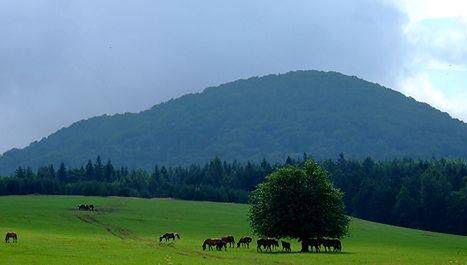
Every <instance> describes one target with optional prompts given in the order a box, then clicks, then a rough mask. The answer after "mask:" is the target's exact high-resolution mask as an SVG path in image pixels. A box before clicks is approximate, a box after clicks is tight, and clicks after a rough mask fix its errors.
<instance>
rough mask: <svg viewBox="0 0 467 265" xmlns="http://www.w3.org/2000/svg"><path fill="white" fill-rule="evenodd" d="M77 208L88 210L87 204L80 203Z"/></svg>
mask: <svg viewBox="0 0 467 265" xmlns="http://www.w3.org/2000/svg"><path fill="white" fill-rule="evenodd" d="M78 210H80V211H87V210H89V206H88V205H87V204H80V205H78Z"/></svg>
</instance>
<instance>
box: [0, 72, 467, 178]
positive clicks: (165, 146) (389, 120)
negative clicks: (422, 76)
mask: <svg viewBox="0 0 467 265" xmlns="http://www.w3.org/2000/svg"><path fill="white" fill-rule="evenodd" d="M303 152H307V153H309V154H312V155H313V156H314V157H315V158H318V159H323V158H335V157H337V155H338V154H339V153H341V152H342V153H345V154H346V156H347V157H353V158H362V157H366V156H372V157H374V158H376V159H385V158H393V157H403V156H404V157H414V158H417V157H421V158H431V157H463V158H467V125H466V124H465V123H463V122H461V121H459V120H455V119H452V118H451V117H450V116H449V115H448V114H446V113H443V112H440V111H438V110H436V109H434V108H432V107H430V106H429V105H427V104H423V103H419V102H417V101H415V100H413V99H411V98H408V97H405V96H404V95H402V94H400V93H398V92H395V91H393V90H391V89H388V88H384V87H382V86H380V85H378V84H374V83H370V82H367V81H364V80H362V79H359V78H356V77H350V76H345V75H342V74H339V73H335V72H318V71H297V72H290V73H287V74H281V75H268V76H264V77H253V78H250V79H246V80H239V81H235V82H231V83H227V84H224V85H221V86H218V87H210V88H207V89H205V90H204V91H203V92H202V93H199V94H189V95H186V96H183V97H180V98H178V99H174V100H170V101H168V102H165V103H162V104H158V105H156V106H154V107H153V108H151V109H149V110H146V111H143V112H140V113H130V114H128V113H127V114H118V115H113V116H101V117H95V118H91V119H88V120H84V121H80V122H77V123H75V124H73V125H71V126H70V127H68V128H64V129H61V130H59V131H57V132H56V133H54V134H52V135H50V136H49V137H47V138H44V139H43V140H41V141H39V142H36V143H33V144H31V145H30V146H28V147H26V148H24V149H21V150H17V149H15V150H11V151H8V152H6V153H5V154H4V155H3V156H2V157H1V158H0V174H8V173H11V172H12V171H14V169H16V168H17V167H18V166H20V165H21V166H31V167H33V168H35V167H37V166H40V165H45V164H49V163H54V164H58V163H60V162H64V163H65V164H67V165H69V166H80V165H82V164H84V163H85V162H86V160H87V159H88V158H89V157H96V156H97V155H100V156H101V157H102V158H103V159H111V160H112V162H113V163H114V164H115V165H126V166H129V167H136V168H152V167H153V166H154V165H155V164H167V165H186V164H189V163H200V162H205V161H208V160H209V159H210V158H212V157H213V156H220V157H223V158H225V159H227V160H234V159H236V160H240V161H245V160H259V159H262V158H266V159H268V160H270V161H277V160H280V161H283V160H284V159H285V157H286V156H287V155H290V156H292V157H293V156H298V155H301V154H302V153H303Z"/></svg>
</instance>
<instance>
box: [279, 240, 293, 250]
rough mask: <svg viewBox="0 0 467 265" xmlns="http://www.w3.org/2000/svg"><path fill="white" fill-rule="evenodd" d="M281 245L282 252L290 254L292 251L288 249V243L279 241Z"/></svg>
mask: <svg viewBox="0 0 467 265" xmlns="http://www.w3.org/2000/svg"><path fill="white" fill-rule="evenodd" d="M281 244H282V251H285V252H291V251H292V249H291V248H290V243H289V242H285V241H281Z"/></svg>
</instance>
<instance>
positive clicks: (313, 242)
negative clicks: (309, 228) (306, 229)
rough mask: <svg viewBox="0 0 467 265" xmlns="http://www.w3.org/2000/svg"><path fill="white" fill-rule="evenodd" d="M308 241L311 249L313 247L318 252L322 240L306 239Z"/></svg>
mask: <svg viewBox="0 0 467 265" xmlns="http://www.w3.org/2000/svg"><path fill="white" fill-rule="evenodd" d="M308 243H309V245H310V247H311V251H313V248H315V251H316V252H320V251H321V245H322V243H323V240H321V239H315V238H312V239H310V240H308Z"/></svg>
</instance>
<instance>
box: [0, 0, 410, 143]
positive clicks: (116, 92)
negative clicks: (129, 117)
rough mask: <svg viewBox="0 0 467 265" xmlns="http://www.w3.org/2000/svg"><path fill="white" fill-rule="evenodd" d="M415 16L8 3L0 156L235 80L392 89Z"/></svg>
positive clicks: (260, 5)
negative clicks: (360, 83) (296, 76)
mask: <svg viewBox="0 0 467 265" xmlns="http://www.w3.org/2000/svg"><path fill="white" fill-rule="evenodd" d="M405 20H406V18H405V17H404V15H403V14H401V13H400V12H399V11H398V10H396V9H395V8H392V7H390V6H387V5H384V4H382V3H379V2H376V1H369V0H368V1H352V2H351V1H337V0H336V1H321V2H318V1H287V2H286V1H282V3H280V2H271V1H266V0H263V1H250V0H243V1H229V2H227V1H215V0H209V1H173V0H170V1H144V0H139V1H111V0H103V1H91V0H83V1H58V0H55V1H53V0H44V1H38V0H30V1H18V0H11V1H2V2H1V3H0V36H1V39H2V41H0V121H1V122H0V152H2V151H6V150H7V149H9V148H12V147H14V146H17V147H21V146H24V145H26V144H28V143H29V142H31V141H33V140H36V139H40V138H41V137H43V136H47V135H48V134H50V133H52V132H53V131H55V130H57V129H59V128H61V127H63V126H66V125H69V124H71V123H72V122H74V121H77V120H79V119H83V118H88V117H91V116H94V115H100V114H104V113H108V114H112V113H117V112H126V111H139V110H143V109H146V108H149V107H150V106H152V105H154V104H156V103H158V102H160V101H163V100H167V99H169V98H171V97H177V96H180V95H182V94H185V93H188V92H195V91H200V90H201V89H202V88H204V87H206V86H209V85H217V84H220V83H223V82H227V81H232V80H235V79H238V78H244V77H249V76H253V75H263V74H268V73H278V72H286V71H290V70H296V69H319V70H335V71H341V72H344V73H346V74H352V75H358V76H360V77H363V78H366V79H369V80H372V81H376V82H379V83H382V84H385V85H389V86H393V85H394V84H395V82H396V78H397V76H398V73H399V71H400V65H401V64H402V63H403V60H404V58H405V53H406V44H405V38H404V36H403V33H402V25H403V24H404V23H405Z"/></svg>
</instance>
